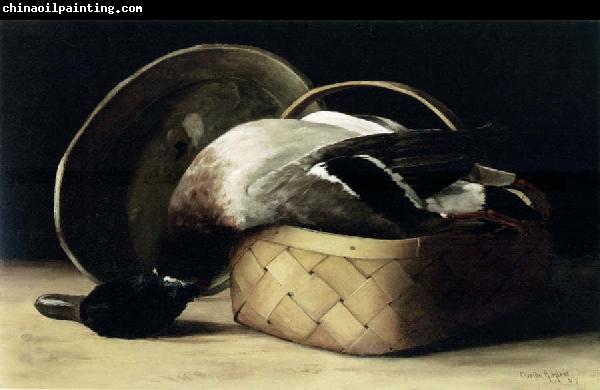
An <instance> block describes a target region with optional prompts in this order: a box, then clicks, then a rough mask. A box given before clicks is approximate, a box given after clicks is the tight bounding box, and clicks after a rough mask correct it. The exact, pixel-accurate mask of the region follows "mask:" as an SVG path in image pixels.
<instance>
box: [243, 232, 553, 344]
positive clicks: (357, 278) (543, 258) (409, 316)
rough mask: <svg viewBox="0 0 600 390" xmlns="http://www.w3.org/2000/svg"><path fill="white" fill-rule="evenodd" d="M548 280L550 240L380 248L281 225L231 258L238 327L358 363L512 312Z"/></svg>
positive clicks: (532, 236) (487, 239) (508, 235)
mask: <svg viewBox="0 0 600 390" xmlns="http://www.w3.org/2000/svg"><path fill="white" fill-rule="evenodd" d="M549 277H550V245H549V238H548V233H547V232H546V231H545V230H544V229H541V228H537V227H532V228H531V229H529V230H528V231H527V232H526V233H516V232H513V231H508V230H506V231H505V232H504V233H503V234H498V233H488V234H468V233H463V234H448V235H439V236H430V237H419V238H411V239H405V240H376V239H370V238H362V237H350V236H343V235H336V234H329V233H323V232H316V231H311V230H307V229H301V228H296V227H289V226H281V227H275V228H270V229H267V230H264V231H261V232H259V233H255V234H252V235H250V236H248V237H246V239H245V240H244V241H243V242H242V243H241V244H240V245H239V246H238V247H237V249H236V250H235V251H234V253H233V255H232V274H231V298H232V307H233V312H234V315H235V320H236V321H237V322H239V323H241V324H245V325H247V326H249V327H251V328H254V329H257V330H260V331H262V332H265V333H268V334H271V335H274V336H277V337H280V338H283V339H287V340H291V341H294V342H297V343H300V344H306V345H311V346H315V347H320V348H325V349H328V350H331V351H337V352H344V353H349V354H358V355H373V354H383V353H388V352H393V351H399V350H405V349H410V348H414V347H418V346H424V345H427V344H430V343H433V342H435V341H438V340H441V339H444V338H447V337H451V336H455V335H457V334H458V333H459V331H463V330H465V329H466V328H469V327H477V326H480V325H483V324H485V323H488V322H490V321H492V320H495V319H498V318H500V317H501V316H504V315H506V314H509V313H512V312H515V311H516V310H518V309H519V308H520V307H522V306H523V305H526V304H527V303H529V302H531V300H532V299H533V298H534V297H535V296H536V294H538V293H539V292H541V291H543V290H544V288H545V286H546V284H547V282H548V280H549Z"/></svg>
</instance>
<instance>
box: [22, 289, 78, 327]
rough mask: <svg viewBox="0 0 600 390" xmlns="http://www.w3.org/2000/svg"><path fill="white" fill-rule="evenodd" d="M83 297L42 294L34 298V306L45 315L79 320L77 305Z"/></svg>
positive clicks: (56, 318)
mask: <svg viewBox="0 0 600 390" xmlns="http://www.w3.org/2000/svg"><path fill="white" fill-rule="evenodd" d="M84 298H85V296H83V295H65V294H44V295H41V296H39V297H38V299H36V300H35V305H34V306H35V308H36V309H37V311H39V312H40V313H41V314H43V315H45V316H46V317H49V318H53V319H55V320H69V321H76V322H81V320H80V318H79V305H80V304H81V301H82V300H83V299H84Z"/></svg>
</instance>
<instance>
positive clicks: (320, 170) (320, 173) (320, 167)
mask: <svg viewBox="0 0 600 390" xmlns="http://www.w3.org/2000/svg"><path fill="white" fill-rule="evenodd" d="M308 174H309V175H314V176H317V177H319V178H320V179H323V180H327V181H328V182H331V183H338V184H341V185H342V188H343V189H344V191H346V192H347V193H349V194H350V195H352V196H354V197H355V198H360V196H358V194H357V193H356V192H354V191H353V190H352V188H350V187H349V186H348V184H346V183H344V182H343V181H341V180H340V179H339V178H338V177H337V176H334V175H332V174H330V173H329V172H328V171H327V166H326V165H325V163H318V164H315V165H314V166H313V167H312V168H310V170H309V171H308Z"/></svg>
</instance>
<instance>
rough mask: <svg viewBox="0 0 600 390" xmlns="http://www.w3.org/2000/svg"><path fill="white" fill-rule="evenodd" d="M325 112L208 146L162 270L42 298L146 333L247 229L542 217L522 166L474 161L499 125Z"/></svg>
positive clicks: (385, 228) (202, 284)
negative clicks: (414, 127)
mask: <svg viewBox="0 0 600 390" xmlns="http://www.w3.org/2000/svg"><path fill="white" fill-rule="evenodd" d="M328 115H329V118H330V117H331V115H330V114H320V116H319V115H316V116H313V117H312V118H310V117H309V118H306V120H260V121H255V122H249V123H246V124H242V125H239V126H236V127H235V128H233V129H232V130H230V131H229V132H227V133H226V134H224V135H223V136H221V137H220V138H218V139H217V140H215V141H214V142H213V143H211V144H210V145H209V146H208V147H206V148H205V149H204V150H203V151H202V152H200V153H199V154H198V156H197V157H196V158H195V160H194V161H193V162H192V164H191V165H190V167H189V168H188V169H187V171H186V173H185V174H184V176H183V177H182V178H181V180H180V182H179V185H178V186H177V188H176V189H175V191H174V193H173V195H172V198H171V202H170V206H169V230H170V235H169V240H168V241H167V242H165V245H164V247H165V251H164V254H165V255H164V257H163V261H161V263H160V264H159V266H158V272H159V273H160V276H159V275H158V274H143V275H140V276H139V277H136V278H130V279H127V280H121V281H114V282H110V283H107V284H104V285H100V286H98V287H96V288H95V289H94V290H93V291H92V293H90V295H88V297H86V298H83V297H80V298H72V297H64V296H59V295H52V296H43V297H40V299H38V302H37V303H36V307H37V308H38V310H40V312H42V313H43V314H45V315H48V316H53V318H61V319H71V320H76V321H79V322H82V323H83V324H84V325H86V326H88V327H89V328H91V329H92V330H94V331H95V332H97V333H98V334H100V335H103V336H109V337H126V338H135V337H147V336H150V335H153V334H156V332H158V331H159V330H160V329H163V328H164V327H166V326H167V325H169V324H170V323H172V322H173V320H174V319H175V318H176V317H177V316H178V315H179V314H180V313H181V312H182V311H183V310H184V309H185V306H186V304H187V302H189V301H190V300H192V299H193V298H194V297H195V296H197V295H201V294H202V293H203V292H205V290H206V286H207V283H208V280H210V279H211V278H212V277H213V276H214V275H215V274H216V272H217V271H218V270H219V269H221V268H222V265H223V264H224V263H225V262H227V254H228V253H227V252H228V251H229V249H230V247H231V245H232V244H233V243H234V242H235V240H236V238H237V236H238V235H239V234H240V233H242V232H244V231H247V230H249V229H253V228H257V227H261V226H266V225H274V224H289V225H296V226H305V227H310V228H316V229H322V230H327V231H331V232H336V233H343V234H352V235H364V236H377V237H384V238H404V237H408V236H412V235H417V234H422V233H423V232H435V231H438V230H442V229H444V228H445V227H447V226H448V225H449V222H451V221H452V220H455V219H466V218H478V219H486V220H489V221H492V222H493V223H496V224H503V225H508V226H515V227H518V226H519V221H521V220H524V219H539V218H543V217H544V216H545V211H544V210H537V209H535V208H533V204H532V202H531V201H530V199H529V198H528V193H530V192H531V191H529V189H526V188H524V186H521V187H523V188H521V187H519V188H512V187H515V186H518V185H517V184H518V182H516V181H515V176H514V175H513V174H510V173H506V172H501V171H497V174H491V173H494V172H493V171H495V170H493V169H491V168H486V167H482V166H480V165H478V164H477V161H479V160H480V159H481V157H482V153H483V151H482V150H481V145H486V144H489V142H488V141H489V139H490V137H493V134H494V131H493V130H494V129H476V130H464V131H460V132H449V131H442V130H423V131H400V132H398V131H396V132H394V130H398V129H392V127H394V126H391V125H390V124H388V125H386V122H385V121H384V122H379V123H377V122H375V121H370V120H368V119H362V118H355V119H356V120H354V119H351V118H344V119H345V120H347V123H345V124H344V127H341V126H338V125H334V124H331V123H326V122H327V121H329V119H327V118H328ZM365 122H367V123H365ZM337 123H339V122H337ZM399 130H403V129H399ZM486 175H487V176H486ZM490 177H492V178H493V179H489V178H490ZM166 275H169V276H166ZM175 278H179V279H181V280H179V279H175ZM183 279H185V281H183ZM157 312H160V313H157Z"/></svg>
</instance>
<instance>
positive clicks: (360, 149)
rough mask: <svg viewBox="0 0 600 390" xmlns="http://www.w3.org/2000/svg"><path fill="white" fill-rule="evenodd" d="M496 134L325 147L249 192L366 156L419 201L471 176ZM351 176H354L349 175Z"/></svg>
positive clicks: (403, 136)
mask: <svg viewBox="0 0 600 390" xmlns="http://www.w3.org/2000/svg"><path fill="white" fill-rule="evenodd" d="M496 134H497V131H496V130H495V129H493V128H483V129H475V130H460V131H448V130H418V131H411V132H405V133H385V134H373V135H367V136H361V137H355V138H350V139H347V140H344V141H341V142H338V143H335V144H331V145H327V146H325V147H322V148H319V149H317V150H315V151H313V152H312V153H311V154H309V155H307V156H305V157H303V158H301V159H299V160H296V161H294V162H292V163H290V164H287V165H285V166H283V167H281V168H279V169H277V170H275V171H272V172H270V173H269V174H267V175H265V176H263V177H262V178H260V179H259V180H257V181H256V182H255V183H253V184H252V185H251V186H250V189H249V192H253V191H254V192H264V191H275V190H276V189H277V188H279V187H280V186H282V185H283V184H284V183H287V182H289V181H290V180H292V179H293V178H295V177H297V175H299V174H304V173H306V172H308V171H309V170H310V169H311V167H313V166H314V165H316V164H319V163H327V161H328V160H333V159H337V158H340V157H347V158H349V157H356V156H367V157H369V158H370V159H371V161H376V162H377V163H378V164H379V165H381V166H382V168H385V169H386V170H389V171H390V172H392V173H394V174H395V175H399V176H400V177H401V178H402V180H403V181H404V182H405V183H406V184H407V185H408V186H410V187H411V188H412V189H413V190H414V191H415V192H416V193H417V195H418V196H419V197H420V198H425V197H428V196H431V195H432V194H434V193H436V192H438V191H440V190H441V189H443V188H445V187H447V186H448V185H450V184H451V183H453V182H455V181H456V180H457V179H459V178H461V177H464V176H466V175H467V174H469V172H470V171H471V169H472V168H473V164H474V163H475V162H476V161H478V159H479V158H480V156H481V155H482V154H483V153H484V151H485V150H486V149H487V148H489V146H490V145H492V144H493V142H494V138H495V136H496ZM350 171H351V170H350Z"/></svg>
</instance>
